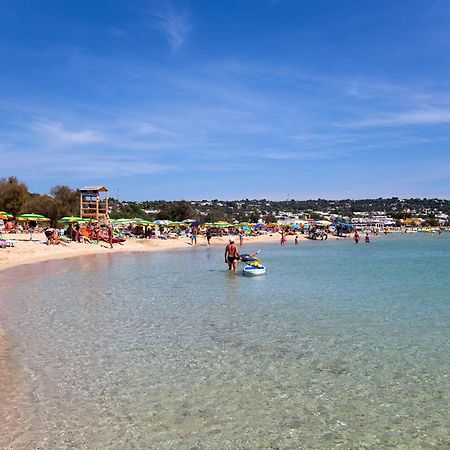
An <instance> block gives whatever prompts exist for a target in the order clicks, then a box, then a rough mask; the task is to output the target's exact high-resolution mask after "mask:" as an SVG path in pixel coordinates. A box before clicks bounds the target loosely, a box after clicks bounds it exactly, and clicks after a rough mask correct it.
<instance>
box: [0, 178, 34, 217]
mask: <svg viewBox="0 0 450 450" xmlns="http://www.w3.org/2000/svg"><path fill="white" fill-rule="evenodd" d="M27 198H28V188H27V186H26V184H24V183H21V182H20V181H19V180H18V179H17V177H9V178H0V210H1V211H6V212H9V213H10V214H12V215H13V216H17V215H19V213H20V212H21V211H22V210H23V206H24V203H25V202H26V200H27Z"/></svg>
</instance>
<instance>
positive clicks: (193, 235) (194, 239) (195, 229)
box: [191, 227, 198, 245]
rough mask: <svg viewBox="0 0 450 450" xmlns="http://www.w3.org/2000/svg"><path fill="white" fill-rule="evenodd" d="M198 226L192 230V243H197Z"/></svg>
mask: <svg viewBox="0 0 450 450" xmlns="http://www.w3.org/2000/svg"><path fill="white" fill-rule="evenodd" d="M197 234H198V231H197V228H195V227H193V228H192V231H191V245H195V244H197Z"/></svg>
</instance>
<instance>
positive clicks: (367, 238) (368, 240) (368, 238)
mask: <svg viewBox="0 0 450 450" xmlns="http://www.w3.org/2000/svg"><path fill="white" fill-rule="evenodd" d="M366 244H370V237H369V232H367V233H366Z"/></svg>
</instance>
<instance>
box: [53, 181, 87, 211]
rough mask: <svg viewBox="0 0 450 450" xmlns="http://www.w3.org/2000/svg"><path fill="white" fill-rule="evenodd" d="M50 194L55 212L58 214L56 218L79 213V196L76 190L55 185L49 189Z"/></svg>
mask: <svg viewBox="0 0 450 450" xmlns="http://www.w3.org/2000/svg"><path fill="white" fill-rule="evenodd" d="M50 195H51V196H52V197H53V200H54V201H55V207H56V211H55V214H56V215H57V216H58V217H56V219H60V218H61V217H64V216H77V215H78V214H79V212H80V197H79V193H78V192H77V191H74V190H73V189H71V188H70V187H69V186H62V185H57V186H54V187H52V188H51V189H50Z"/></svg>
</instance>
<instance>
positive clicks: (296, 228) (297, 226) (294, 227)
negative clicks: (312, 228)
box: [292, 223, 300, 230]
mask: <svg viewBox="0 0 450 450" xmlns="http://www.w3.org/2000/svg"><path fill="white" fill-rule="evenodd" d="M292 228H293V229H294V230H298V229H299V228H300V225H297V224H296V223H294V225H292Z"/></svg>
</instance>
